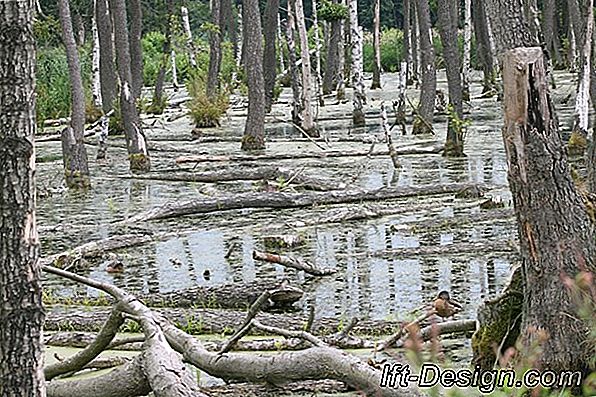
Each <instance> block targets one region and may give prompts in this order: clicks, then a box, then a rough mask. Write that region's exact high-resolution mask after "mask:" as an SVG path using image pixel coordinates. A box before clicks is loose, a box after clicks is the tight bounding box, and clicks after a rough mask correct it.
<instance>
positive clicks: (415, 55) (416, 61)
mask: <svg viewBox="0 0 596 397" xmlns="http://www.w3.org/2000/svg"><path fill="white" fill-rule="evenodd" d="M408 1H409V2H410V9H411V11H412V16H411V21H412V28H411V29H410V31H411V36H412V40H411V44H412V81H416V82H418V80H419V78H420V63H421V62H420V24H419V23H418V0H408Z"/></svg>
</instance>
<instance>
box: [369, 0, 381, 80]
mask: <svg viewBox="0 0 596 397" xmlns="http://www.w3.org/2000/svg"><path fill="white" fill-rule="evenodd" d="M373 12H374V18H373V19H374V21H373V25H374V26H373V50H374V58H375V59H374V62H373V78H372V84H371V86H370V89H371V90H376V89H378V88H381V0H375V7H374V11H373Z"/></svg>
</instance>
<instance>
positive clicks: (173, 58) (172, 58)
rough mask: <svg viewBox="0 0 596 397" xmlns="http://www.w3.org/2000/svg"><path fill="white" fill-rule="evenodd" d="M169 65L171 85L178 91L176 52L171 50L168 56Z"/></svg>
mask: <svg viewBox="0 0 596 397" xmlns="http://www.w3.org/2000/svg"><path fill="white" fill-rule="evenodd" d="M170 63H171V65H172V85H173V86H174V88H175V89H178V86H179V84H178V70H177V68H176V52H175V51H174V49H173V48H172V53H171V54H170Z"/></svg>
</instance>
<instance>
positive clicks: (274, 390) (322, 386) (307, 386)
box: [205, 380, 348, 397]
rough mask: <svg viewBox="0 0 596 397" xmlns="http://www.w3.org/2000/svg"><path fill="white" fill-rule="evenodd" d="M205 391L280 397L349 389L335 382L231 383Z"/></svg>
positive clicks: (222, 396)
mask: <svg viewBox="0 0 596 397" xmlns="http://www.w3.org/2000/svg"><path fill="white" fill-rule="evenodd" d="M205 391H206V392H207V393H209V395H211V396H213V397H236V396H244V397H280V396H286V395H287V396H295V395H297V394H299V395H305V396H311V395H312V396H315V395H320V394H334V393H344V392H347V391H348V387H347V386H346V385H345V383H343V382H338V381H334V380H315V381H302V382H290V383H286V384H283V385H255V384H253V383H231V384H228V385H225V386H212V387H207V388H205Z"/></svg>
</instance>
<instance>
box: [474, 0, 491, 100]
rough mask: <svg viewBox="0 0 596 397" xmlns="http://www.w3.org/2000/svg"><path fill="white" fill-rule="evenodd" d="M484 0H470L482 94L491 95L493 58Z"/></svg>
mask: <svg viewBox="0 0 596 397" xmlns="http://www.w3.org/2000/svg"><path fill="white" fill-rule="evenodd" d="M484 2H485V0H472V10H473V13H474V15H473V21H474V33H475V35H476V44H477V46H478V58H479V61H480V64H481V66H482V73H483V75H484V80H483V84H482V94H483V95H492V94H493V93H495V92H496V88H495V76H496V71H495V60H494V57H493V51H492V46H491V38H490V31H489V29H490V28H489V25H488V24H489V21H488V19H487V17H486V11H485V5H484Z"/></svg>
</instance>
